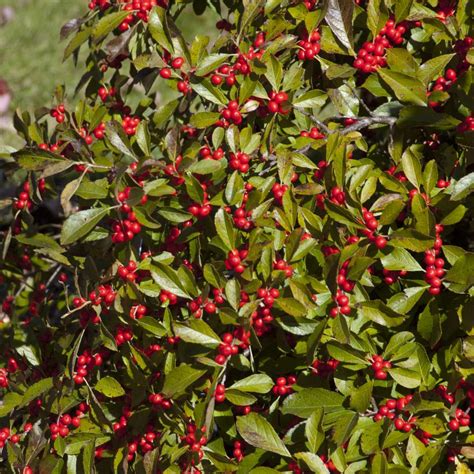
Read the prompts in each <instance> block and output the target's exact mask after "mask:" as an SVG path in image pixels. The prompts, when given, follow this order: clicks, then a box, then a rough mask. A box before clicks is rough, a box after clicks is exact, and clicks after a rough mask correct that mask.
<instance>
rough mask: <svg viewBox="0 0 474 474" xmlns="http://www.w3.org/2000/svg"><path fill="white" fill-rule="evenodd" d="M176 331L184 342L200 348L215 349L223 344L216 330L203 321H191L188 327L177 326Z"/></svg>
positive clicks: (175, 326)
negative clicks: (197, 345)
mask: <svg viewBox="0 0 474 474" xmlns="http://www.w3.org/2000/svg"><path fill="white" fill-rule="evenodd" d="M174 331H175V333H176V335H177V336H179V337H180V338H181V339H182V340H183V341H185V342H189V343H192V344H199V345H200V346H205V347H209V348H215V347H217V346H218V345H219V344H220V343H221V342H222V341H221V339H220V337H219V336H218V335H217V334H216V333H215V332H214V330H213V329H212V328H211V327H210V326H209V325H208V324H207V323H206V322H205V321H203V320H202V319H195V320H190V321H189V322H188V324H187V325H184V324H175V325H174Z"/></svg>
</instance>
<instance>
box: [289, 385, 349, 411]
mask: <svg viewBox="0 0 474 474" xmlns="http://www.w3.org/2000/svg"><path fill="white" fill-rule="evenodd" d="M343 401H344V397H343V396H342V395H341V394H339V393H337V392H334V391H331V390H326V389H324V388H305V389H303V390H301V391H300V392H297V393H293V394H291V395H290V396H288V397H287V398H286V399H285V401H284V402H283V406H282V409H281V411H282V413H283V414H284V415H288V414H289V415H294V416H298V417H299V418H309V417H310V416H311V415H312V414H313V412H314V411H315V410H317V409H318V408H326V409H327V408H338V407H341V406H342V402H343Z"/></svg>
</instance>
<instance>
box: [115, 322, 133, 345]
mask: <svg viewBox="0 0 474 474" xmlns="http://www.w3.org/2000/svg"><path fill="white" fill-rule="evenodd" d="M114 339H115V343H116V344H117V346H121V345H122V344H125V343H126V342H129V341H131V340H132V339H133V331H132V328H130V327H124V326H118V327H117V330H116V332H115V338H114Z"/></svg>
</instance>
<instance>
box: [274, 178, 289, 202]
mask: <svg viewBox="0 0 474 474" xmlns="http://www.w3.org/2000/svg"><path fill="white" fill-rule="evenodd" d="M286 191H288V185H286V184H280V183H275V184H274V185H273V187H272V193H273V198H274V199H275V201H276V202H277V203H278V204H280V205H281V203H282V200H283V195H284V194H285V193H286Z"/></svg>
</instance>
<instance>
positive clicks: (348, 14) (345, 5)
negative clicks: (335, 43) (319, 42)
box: [325, 0, 354, 52]
mask: <svg viewBox="0 0 474 474" xmlns="http://www.w3.org/2000/svg"><path fill="white" fill-rule="evenodd" d="M353 12H354V3H353V2H348V1H346V0H328V2H327V10H326V16H325V20H326V23H327V24H328V25H329V27H330V28H331V31H332V32H333V33H334V36H335V37H336V38H337V39H338V40H339V41H340V42H341V43H342V44H343V45H344V46H345V47H346V48H347V50H348V51H349V52H352V51H353V47H352V45H353V38H352V15H353Z"/></svg>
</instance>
